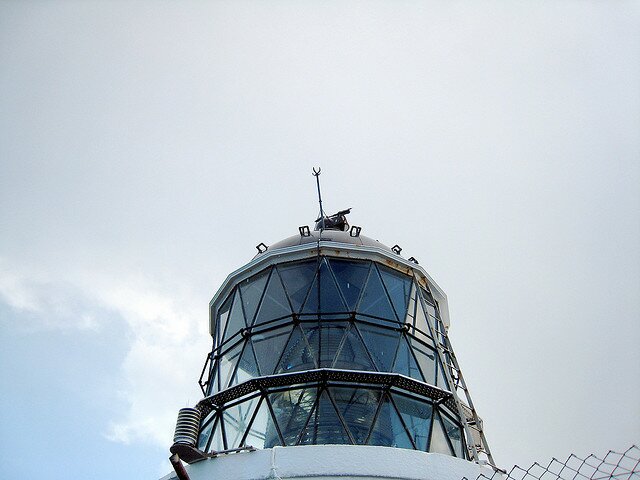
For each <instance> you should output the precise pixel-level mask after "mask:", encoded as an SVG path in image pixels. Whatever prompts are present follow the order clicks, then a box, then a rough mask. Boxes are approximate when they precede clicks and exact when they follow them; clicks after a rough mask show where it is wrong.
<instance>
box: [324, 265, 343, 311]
mask: <svg viewBox="0 0 640 480" xmlns="http://www.w3.org/2000/svg"><path fill="white" fill-rule="evenodd" d="M319 282H320V311H321V312H323V313H337V312H346V311H347V308H346V307H345V305H344V303H343V302H342V296H341V295H340V292H339V291H338V286H337V285H336V282H335V280H334V279H333V274H332V273H331V270H330V269H329V265H328V264H327V260H326V259H324V260H322V263H321V264H320V272H319Z"/></svg>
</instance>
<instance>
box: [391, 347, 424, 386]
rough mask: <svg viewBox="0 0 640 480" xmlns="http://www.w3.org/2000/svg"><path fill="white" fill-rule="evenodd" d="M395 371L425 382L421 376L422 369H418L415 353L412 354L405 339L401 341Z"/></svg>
mask: <svg viewBox="0 0 640 480" xmlns="http://www.w3.org/2000/svg"><path fill="white" fill-rule="evenodd" d="M393 371H394V372H397V373H400V374H402V375H406V376H407V377H411V378H415V379H416V380H420V381H421V382H424V378H423V377H422V375H421V374H420V369H419V368H418V364H417V363H416V359H415V358H414V356H413V353H411V349H410V348H409V345H408V344H407V341H406V340H405V339H404V337H402V338H401V339H400V344H399V347H398V354H397V356H396V362H395V364H394V366H393Z"/></svg>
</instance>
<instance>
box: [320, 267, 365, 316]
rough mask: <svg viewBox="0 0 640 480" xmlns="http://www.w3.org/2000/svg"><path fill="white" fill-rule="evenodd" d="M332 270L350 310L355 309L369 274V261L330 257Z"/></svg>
mask: <svg viewBox="0 0 640 480" xmlns="http://www.w3.org/2000/svg"><path fill="white" fill-rule="evenodd" d="M329 264H330V265H331V270H333V274H334V275H335V277H336V281H337V283H338V286H339V287H340V291H341V292H342V296H343V297H344V299H345V301H346V302H347V308H348V310H349V311H355V309H356V305H357V304H358V299H359V298H360V293H361V292H362V289H363V288H364V283H365V282H366V280H367V275H368V274H369V266H370V263H369V262H357V261H354V260H338V259H335V258H331V259H329Z"/></svg>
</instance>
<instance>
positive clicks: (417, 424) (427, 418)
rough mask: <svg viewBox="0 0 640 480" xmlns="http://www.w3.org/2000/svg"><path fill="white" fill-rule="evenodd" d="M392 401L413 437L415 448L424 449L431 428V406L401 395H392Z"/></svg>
mask: <svg viewBox="0 0 640 480" xmlns="http://www.w3.org/2000/svg"><path fill="white" fill-rule="evenodd" d="M393 401H394V403H395V404H396V407H398V411H399V412H400V416H401V417H402V420H404V424H405V425H406V427H407V429H408V430H409V434H410V435H411V438H413V441H414V443H415V444H416V448H417V449H418V450H422V451H425V450H426V449H427V442H428V440H429V429H430V428H431V415H432V413H433V407H432V406H431V404H429V403H426V402H419V401H417V400H413V399H411V398H409V397H405V396H402V395H394V396H393Z"/></svg>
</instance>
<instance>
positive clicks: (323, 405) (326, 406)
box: [300, 391, 351, 445]
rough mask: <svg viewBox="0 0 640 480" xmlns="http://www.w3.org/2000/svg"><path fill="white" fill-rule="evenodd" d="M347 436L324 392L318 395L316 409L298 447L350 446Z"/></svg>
mask: <svg viewBox="0 0 640 480" xmlns="http://www.w3.org/2000/svg"><path fill="white" fill-rule="evenodd" d="M350 443H351V441H350V440H349V436H348V435H347V432H346V431H345V429H344V426H343V425H342V422H341V421H340V419H339V418H338V414H337V413H336V410H335V408H333V404H332V403H331V400H330V399H329V396H328V395H327V392H326V391H323V392H322V393H321V394H320V398H319V399H318V403H317V405H316V409H315V410H314V412H313V413H312V414H311V418H310V420H309V423H308V424H307V427H306V428H305V429H304V431H303V432H302V437H301V439H300V445H311V444H312V445H329V444H350Z"/></svg>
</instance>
